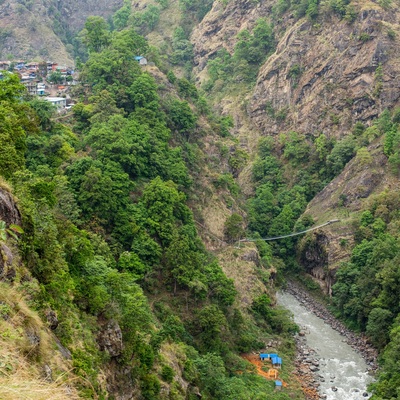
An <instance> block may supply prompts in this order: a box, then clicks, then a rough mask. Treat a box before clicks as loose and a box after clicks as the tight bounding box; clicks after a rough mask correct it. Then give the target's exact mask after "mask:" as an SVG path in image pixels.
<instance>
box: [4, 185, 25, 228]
mask: <svg viewBox="0 0 400 400" xmlns="http://www.w3.org/2000/svg"><path fill="white" fill-rule="evenodd" d="M0 220H2V221H4V222H5V223H6V224H7V225H10V224H15V225H21V214H20V212H19V210H18V207H17V205H16V203H15V200H14V198H13V196H12V194H11V193H10V192H8V191H7V190H5V189H2V188H1V187H0Z"/></svg>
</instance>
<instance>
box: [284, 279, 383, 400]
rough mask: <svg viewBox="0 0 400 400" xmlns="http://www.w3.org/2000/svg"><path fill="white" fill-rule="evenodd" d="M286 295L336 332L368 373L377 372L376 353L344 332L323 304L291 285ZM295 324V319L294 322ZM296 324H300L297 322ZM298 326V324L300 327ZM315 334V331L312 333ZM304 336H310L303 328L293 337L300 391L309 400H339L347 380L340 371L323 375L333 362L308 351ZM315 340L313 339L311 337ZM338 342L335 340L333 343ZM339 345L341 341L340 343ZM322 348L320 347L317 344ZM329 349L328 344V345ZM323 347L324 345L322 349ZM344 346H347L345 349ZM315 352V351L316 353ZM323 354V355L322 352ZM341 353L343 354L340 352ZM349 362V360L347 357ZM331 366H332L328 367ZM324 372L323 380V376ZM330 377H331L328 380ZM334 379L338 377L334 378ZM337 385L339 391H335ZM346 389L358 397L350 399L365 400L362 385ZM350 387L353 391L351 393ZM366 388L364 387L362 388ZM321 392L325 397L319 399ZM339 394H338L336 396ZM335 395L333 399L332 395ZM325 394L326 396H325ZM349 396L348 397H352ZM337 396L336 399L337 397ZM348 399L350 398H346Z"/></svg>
mask: <svg viewBox="0 0 400 400" xmlns="http://www.w3.org/2000/svg"><path fill="white" fill-rule="evenodd" d="M286 292H287V293H288V294H290V295H292V296H293V297H295V299H296V300H297V302H298V303H300V304H299V305H301V306H302V307H304V308H305V309H306V310H307V311H308V312H310V313H312V314H314V315H315V316H316V317H318V318H320V319H321V320H322V321H324V323H326V324H327V325H329V326H330V327H331V328H332V329H333V330H334V331H336V332H337V333H338V334H339V335H340V336H338V338H340V337H342V338H343V340H342V342H345V343H347V344H348V345H349V346H351V348H352V349H353V350H354V351H355V352H356V353H358V355H359V356H360V357H362V359H364V360H365V363H366V365H367V368H368V370H369V371H372V372H373V371H375V370H376V366H377V365H376V357H377V352H376V350H375V349H374V348H373V347H372V346H371V345H370V344H369V343H368V342H367V340H366V338H365V337H364V336H362V335H357V334H355V333H354V332H352V331H350V330H349V329H347V328H346V327H345V326H344V325H343V324H342V323H341V322H340V321H338V320H337V319H336V318H335V317H334V316H333V315H332V314H331V313H330V312H329V311H328V310H327V309H326V307H324V306H323V305H322V304H320V303H319V302H318V301H316V300H315V299H314V298H313V297H312V296H310V295H309V294H308V293H306V292H305V291H304V290H302V289H301V287H299V286H298V285H296V284H295V283H293V282H290V283H289V284H288V286H287V288H286ZM297 320H298V318H297ZM298 323H299V322H298ZM300 325H301V323H300ZM313 331H315V329H313ZM306 336H307V337H308V336H309V332H308V331H307V328H305V327H303V328H302V330H301V331H300V333H299V335H298V336H297V337H296V345H297V357H296V367H297V377H298V379H299V381H300V383H301V385H302V387H303V391H304V393H305V396H306V398H307V399H308V400H315V399H325V398H342V397H341V393H342V391H343V388H342V384H343V379H345V380H347V377H343V376H341V374H340V373H338V372H339V371H336V372H337V373H333V374H328V376H327V375H326V363H327V362H328V363H331V362H333V361H332V360H331V359H324V358H321V359H320V357H321V348H319V349H318V348H316V349H313V348H310V347H309V345H308V344H307V343H308V341H307V339H306ZM314 337H315V336H314ZM336 340H337V339H336ZM339 341H340V339H339ZM320 345H321V344H320ZM327 345H328V343H327ZM323 346H324V347H325V345H323ZM346 346H347V345H346ZM315 350H317V351H315ZM322 353H326V352H322ZM342 353H343V350H342ZM330 357H331V356H330ZM347 359H348V356H347ZM331 366H332V365H331ZM341 369H342V368H340V370H341ZM322 371H325V376H324V375H323V374H322ZM331 375H332V376H331ZM334 375H337V376H334ZM336 385H338V387H339V389H338V387H336ZM352 385H353V384H351V385H350V386H347V389H346V390H354V392H358V394H356V393H353V395H354V397H351V398H364V397H368V396H369V395H368V393H367V392H365V390H362V387H363V385H362V384H361V386H359V385H360V382H358V383H357V382H355V383H354V385H355V386H352ZM351 387H353V389H351ZM357 388H358V389H357ZM364 388H365V386H364ZM319 389H321V390H320V392H322V393H324V394H322V395H320V394H319ZM338 390H339V392H337V391H338ZM334 392H337V394H336V395H334V394H333V393H334ZM326 393H328V396H327V394H326ZM353 395H351V396H353ZM337 396H339V397H337ZM349 398H350V397H349Z"/></svg>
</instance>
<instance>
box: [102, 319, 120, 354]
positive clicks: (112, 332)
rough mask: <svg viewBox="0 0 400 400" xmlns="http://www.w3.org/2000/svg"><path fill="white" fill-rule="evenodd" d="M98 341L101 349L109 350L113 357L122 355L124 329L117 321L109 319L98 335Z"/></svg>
mask: <svg viewBox="0 0 400 400" xmlns="http://www.w3.org/2000/svg"><path fill="white" fill-rule="evenodd" d="M98 343H99V346H100V349H101V350H104V351H107V352H108V353H109V354H110V356H111V357H117V356H119V355H121V353H122V348H123V343H122V331H121V328H120V326H119V324H118V322H117V321H115V320H110V321H107V322H106V323H105V324H104V325H103V327H102V329H101V331H100V334H99V336H98Z"/></svg>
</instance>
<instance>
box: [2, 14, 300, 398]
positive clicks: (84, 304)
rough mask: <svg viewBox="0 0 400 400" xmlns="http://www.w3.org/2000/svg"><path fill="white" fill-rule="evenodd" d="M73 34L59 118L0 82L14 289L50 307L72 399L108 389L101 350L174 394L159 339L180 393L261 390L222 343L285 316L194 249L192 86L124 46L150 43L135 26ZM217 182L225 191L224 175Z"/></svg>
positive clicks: (147, 387) (250, 337) (236, 161)
mask: <svg viewBox="0 0 400 400" xmlns="http://www.w3.org/2000/svg"><path fill="white" fill-rule="evenodd" d="M82 38H83V42H84V43H85V45H86V47H87V49H88V54H89V56H88V60H87V62H86V63H85V64H84V65H82V71H81V79H82V83H83V85H82V86H80V87H78V88H77V89H76V93H75V95H76V96H77V97H78V98H80V100H81V101H80V102H78V104H76V105H75V106H74V108H73V115H72V116H71V117H70V120H69V122H68V123H67V124H61V123H60V122H57V119H56V118H54V110H53V108H52V107H51V106H50V105H49V103H47V102H45V101H41V100H38V99H33V98H30V97H29V96H27V95H26V94H25V91H24V87H23V86H21V85H20V84H19V80H18V78H17V77H16V76H14V75H4V78H3V80H2V81H0V121H1V126H2V129H1V132H2V133H1V135H0V149H1V150H0V166H1V170H0V174H1V175H2V176H3V177H4V178H5V179H7V181H8V182H9V184H10V185H11V186H12V188H13V191H14V194H15V195H16V196H17V197H18V198H19V199H20V201H19V207H20V209H21V212H22V216H23V222H22V226H23V230H24V232H25V233H24V234H23V235H22V236H21V239H20V241H19V248H20V252H21V255H22V260H23V263H24V268H25V269H24V272H23V274H25V275H28V276H29V278H24V280H23V281H21V290H22V291H23V292H24V293H25V294H26V295H29V299H30V302H31V306H32V307H34V308H36V309H37V310H39V312H41V313H43V314H44V313H45V310H49V309H50V310H52V311H53V312H55V313H56V314H57V315H58V320H59V323H58V326H57V327H56V328H55V331H54V332H55V334H56V335H57V337H58V338H59V339H60V340H61V342H62V344H63V345H64V346H66V347H68V348H69V349H70V351H71V353H72V361H73V366H74V371H75V373H76V374H78V375H80V376H82V377H83V378H84V380H82V381H80V383H79V386H80V387H79V388H80V393H81V395H82V396H83V397H85V398H93V397H94V396H95V395H97V396H100V398H105V397H106V396H107V394H106V388H105V386H104V385H103V384H102V383H101V380H99V378H98V377H99V374H100V371H101V369H102V368H103V367H104V366H105V365H106V364H107V363H111V362H112V361H115V362H116V363H117V365H119V367H115V368H117V369H118V368H121V369H124V371H125V375H126V376H130V377H131V378H130V382H129V385H131V386H132V387H134V388H135V390H137V391H140V393H141V394H140V396H141V398H143V399H159V398H160V399H161V398H162V395H161V382H162V381H163V382H169V383H170V384H171V385H172V386H173V387H174V388H173V389H171V393H172V394H171V396H173V397H169V398H174V399H183V398H187V397H185V396H186V394H184V393H181V392H182V388H180V386H179V385H178V386H176V385H177V383H176V382H175V381H173V376H174V374H175V373H176V371H175V370H174V369H173V368H171V365H169V364H168V361H164V360H165V359H164V358H163V357H162V356H161V353H162V349H163V347H164V346H166V345H171V344H174V345H175V346H177V348H179V349H180V350H179V351H180V352H181V353H182V360H186V361H184V362H183V364H182V366H181V367H180V372H181V374H182V375H183V377H184V379H186V380H187V381H188V382H189V385H190V386H189V389H188V391H187V392H188V394H187V396H189V397H188V398H194V397H195V394H194V393H195V389H196V388H200V390H201V391H202V393H203V398H206V399H207V398H208V399H213V398H215V399H221V400H225V399H240V398H242V399H248V398H249V393H251V398H252V399H258V398H261V397H262V396H265V393H272V391H273V384H272V382H267V381H266V380H264V379H260V378H257V377H256V376H254V375H252V374H249V373H247V372H246V371H247V369H248V365H247V364H246V363H245V362H244V361H243V360H242V359H240V358H239V357H238V356H236V355H235V353H236V352H239V351H250V350H253V349H258V348H260V347H262V346H263V339H264V338H267V337H270V336H271V335H272V334H274V332H278V333H280V334H282V335H283V336H285V335H287V337H288V338H289V337H290V335H291V334H292V332H294V331H295V330H296V327H295V326H293V324H292V323H290V322H289V320H288V319H287V316H286V314H285V313H283V312H281V311H279V310H273V309H272V306H271V300H270V298H269V297H268V296H267V295H266V294H264V295H263V296H262V297H260V298H259V299H256V300H255V302H254V304H253V306H252V307H250V308H249V309H248V310H247V313H243V312H242V311H240V309H239V308H238V307H237V306H235V303H234V302H235V299H236V290H235V288H234V286H233V282H232V280H231V279H228V278H227V277H226V276H225V274H224V273H223V271H222V269H221V267H220V266H219V264H218V262H217V261H216V259H215V258H214V257H213V256H212V255H211V254H209V253H208V252H207V251H206V250H205V248H204V246H203V244H202V242H201V240H200V239H199V237H198V235H197V231H196V226H195V223H194V218H193V215H192V212H191V210H190V209H189V207H188V206H187V198H188V196H190V195H191V193H192V192H193V181H194V180H195V179H196V174H197V171H196V168H192V167H193V166H195V165H196V164H197V163H198V161H199V158H198V157H201V155H200V152H199V151H197V152H196V151H194V150H195V149H196V142H197V141H198V140H199V138H200V137H201V128H200V126H198V118H199V116H201V115H202V114H204V113H205V112H207V106H206V103H205V102H204V99H201V96H199V94H198V92H197V90H196V88H195V87H194V86H193V85H192V84H191V83H190V82H189V81H187V80H185V79H177V78H175V77H174V76H173V74H169V79H170V81H172V82H174V84H175V85H176V89H177V92H178V93H179V94H180V96H181V97H179V98H178V97H175V96H173V95H172V94H169V93H166V92H165V91H164V92H162V91H161V89H160V87H159V85H158V84H157V83H156V81H155V79H154V78H153V77H152V76H151V75H149V74H147V73H145V72H143V71H142V70H141V69H140V68H139V65H138V63H137V61H135V59H134V55H136V54H144V55H146V53H147V52H149V51H150V50H149V47H148V45H147V42H146V41H145V40H144V38H143V37H141V36H139V35H138V34H137V33H136V32H135V30H134V29H123V30H120V31H114V32H110V31H109V29H108V27H107V24H105V23H104V21H103V20H101V19H99V18H90V19H89V20H88V22H87V24H86V27H85V30H84V32H83V33H82ZM196 105H197V108H196ZM210 123H211V124H212V125H213V126H214V127H215V128H216V132H219V133H220V134H221V136H224V135H227V132H228V131H227V129H228V128H227V127H228V126H230V124H231V122H230V120H229V119H227V118H225V119H218V118H216V117H214V116H212V115H210ZM189 142H191V143H189ZM244 158H245V157H244V155H243V154H242V153H241V152H240V150H239V149H237V150H236V152H234V153H233V154H232V155H231V157H230V165H231V168H232V171H233V172H235V171H236V172H237V171H238V170H239V169H240V168H241V166H242V165H243V160H244ZM197 168H198V167H197ZM220 184H221V185H222V184H226V185H228V186H229V187H230V188H231V191H232V192H234V191H235V190H237V188H235V185H234V183H233V179H232V176H229V175H224V179H222V180H221V182H220ZM238 223H239V222H238V221H236V222H235V220H234V219H232V224H231V227H230V228H229V226H227V230H228V231H227V232H228V234H229V235H232V236H234V235H237V232H236V230H235V229H236V228H235V226H237V225H238ZM3 228H4V229H6V228H5V227H3ZM11 228H12V227H11ZM4 229H3V230H4ZM20 232H22V230H20ZM25 275H24V276H25ZM30 276H32V277H33V279H32V278H31V277H30ZM105 321H113V322H112V323H113V324H114V326H115V324H117V325H118V326H119V327H120V329H121V332H122V339H123V346H121V347H119V348H117V349H113V350H112V351H111V350H110V349H108V348H107V346H106V345H104V344H101V343H102V341H101V339H98V338H99V337H100V338H101V335H102V334H104V329H105V328H104V327H105V326H107V324H106V323H105ZM285 345H286V347H287V349H289V350H288V352H289V353H290V352H293V347H291V346H293V344H292V343H291V342H290V340H289V341H288V342H287V343H285ZM127 371H128V372H127ZM174 371H175V372H174ZM210 371H213V373H212V374H210ZM174 385H175V386H174ZM192 392H193V393H192ZM260 393H263V394H262V395H261V394H260ZM288 396H289V395H288V394H287V393H282V394H277V395H276V396H274V398H277V399H278V398H279V399H288V398H289V397H288Z"/></svg>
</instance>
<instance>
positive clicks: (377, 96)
mask: <svg viewBox="0 0 400 400" xmlns="http://www.w3.org/2000/svg"><path fill="white" fill-rule="evenodd" d="M274 4H275V2H274V1H268V0H265V1H259V2H252V1H250V0H249V1H247V0H235V1H230V2H228V4H227V5H225V6H224V5H223V4H222V2H215V3H214V6H213V8H212V10H211V11H210V12H209V14H208V15H207V16H206V17H205V18H204V20H203V21H202V23H201V24H200V25H199V26H198V27H197V28H196V29H195V30H194V32H193V34H192V42H193V44H194V51H195V64H196V66H195V69H194V71H195V74H196V77H197V80H198V82H203V81H205V80H206V79H207V62H208V60H209V59H212V58H213V57H214V56H215V54H216V52H217V51H218V50H220V49H221V48H225V49H227V50H228V51H229V52H230V53H231V54H232V53H233V51H234V46H235V43H236V37H237V34H238V33H239V32H240V31H241V30H243V29H246V28H247V29H249V30H251V29H252V27H253V26H254V24H255V22H256V21H257V19H258V18H260V17H265V18H267V19H268V18H270V17H271V12H272V6H273V5H274ZM352 5H354V8H355V11H356V14H355V19H354V21H353V22H349V21H347V20H345V19H339V18H338V17H337V16H335V15H333V14H329V13H321V15H320V16H319V17H318V19H317V20H316V21H314V22H312V21H310V20H309V19H307V18H303V19H300V20H296V19H295V17H294V15H293V14H292V13H290V12H287V13H286V14H284V15H283V16H282V17H281V19H280V20H279V21H278V22H275V35H276V39H277V47H276V51H275V53H274V54H272V55H271V56H270V58H269V59H268V60H267V61H266V62H265V64H264V65H262V66H261V68H260V70H259V74H258V78H257V82H256V84H255V87H254V89H253V90H252V91H251V92H250V94H247V97H246V98H244V99H243V100H244V102H243V104H246V107H245V108H244V110H245V112H246V113H247V115H246V117H247V120H248V121H247V122H246V124H247V127H248V128H249V127H251V129H246V130H245V131H246V134H247V133H248V131H252V135H253V139H256V137H257V135H259V136H277V135H279V134H280V133H282V132H288V131H291V130H294V131H297V132H301V133H304V134H306V135H310V136H311V137H312V136H317V135H319V134H320V133H324V134H325V135H326V136H327V137H330V138H337V139H338V138H341V137H343V136H345V135H347V134H348V133H349V132H351V130H352V127H353V126H354V124H355V123H356V122H358V121H361V122H362V123H364V124H365V125H367V126H368V125H371V123H372V121H373V120H374V119H375V118H376V117H377V116H378V115H379V114H380V113H381V112H382V111H383V110H384V109H385V108H389V109H393V108H394V107H397V106H398V105H399V103H400V90H399V88H400V63H399V59H398V56H397V54H398V51H399V37H400V31H399V22H400V8H399V6H398V4H397V3H396V4H395V3H394V2H393V5H392V6H391V8H390V9H387V10H385V9H383V8H382V7H380V6H379V4H378V3H377V2H373V1H368V0H365V1H358V2H352ZM228 103H229V102H228V101H227V100H226V99H223V100H222V101H221V102H220V103H219V104H218V106H219V107H220V108H221V109H222V110H223V112H229V113H230V114H231V115H233V117H234V121H235V129H234V130H233V132H234V134H235V135H236V136H237V137H238V139H239V140H240V143H241V144H242V140H241V139H242V138H241V136H240V132H241V131H242V130H243V127H242V125H243V124H244V121H245V118H243V116H242V112H243V109H241V110H240V111H238V110H236V111H235V109H233V108H232V107H230V106H229V104H228ZM236 103H239V102H236ZM236 103H235V104H236ZM242 108H243V107H242ZM277 115H279V117H277ZM257 132H258V133H257ZM255 141H256V140H255ZM244 147H245V148H246V150H247V151H248V152H250V153H251V152H252V151H254V150H255V146H250V145H249V146H244ZM368 150H369V152H370V153H371V154H372V156H373V160H372V161H371V163H370V164H369V165H362V163H360V162H359V160H357V159H354V160H352V161H351V162H350V163H349V164H348V165H347V166H346V168H345V169H344V171H343V172H342V174H340V176H338V177H337V178H336V179H334V180H333V181H332V182H331V183H330V184H329V185H328V186H327V187H326V188H325V189H324V190H323V191H321V192H320V193H319V194H318V195H317V196H316V197H315V198H314V199H313V200H312V201H311V203H310V204H309V206H308V208H307V211H306V214H310V215H311V216H312V217H313V218H314V220H315V221H316V223H323V222H326V221H327V220H329V219H333V218H340V219H341V222H340V223H337V224H333V225H330V226H328V227H325V228H324V229H323V230H322V231H318V232H317V233H315V234H313V235H310V237H308V238H307V239H305V240H304V242H303V243H302V244H301V246H300V247H301V248H300V252H299V257H300V258H301V259H302V263H303V264H304V265H307V267H308V269H307V270H308V272H309V273H310V274H311V275H312V276H313V277H315V279H317V280H318V281H319V282H320V284H321V286H322V287H323V288H324V290H326V292H330V290H331V285H332V284H333V282H334V275H335V270H336V268H338V266H339V265H340V263H341V262H342V261H345V260H347V259H348V257H349V253H350V248H351V244H352V241H353V234H354V228H353V226H352V220H353V219H354V218H356V217H357V215H358V214H359V213H360V212H361V210H362V209H363V208H364V207H365V204H366V203H367V202H368V199H369V197H370V196H372V195H374V194H375V193H379V192H380V191H382V190H384V189H387V188H390V187H391V186H394V185H396V181H397V180H396V179H395V178H393V177H391V176H390V174H388V171H387V167H386V163H387V160H386V157H385V156H384V155H383V152H382V148H381V147H380V144H379V143H374V144H372V145H371V146H370V147H369V149H368ZM246 171H247V172H248V169H245V172H246ZM241 178H243V174H242V176H241V177H239V179H241ZM246 194H249V191H246Z"/></svg>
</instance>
